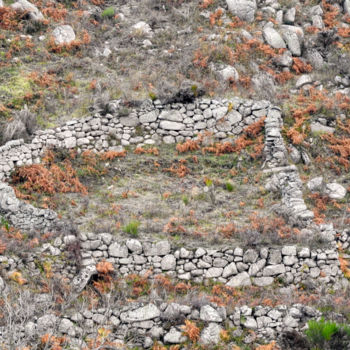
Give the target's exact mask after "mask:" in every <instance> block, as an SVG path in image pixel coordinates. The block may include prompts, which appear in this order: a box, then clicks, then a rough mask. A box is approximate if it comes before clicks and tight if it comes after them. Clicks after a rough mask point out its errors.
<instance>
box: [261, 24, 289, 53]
mask: <svg viewBox="0 0 350 350" xmlns="http://www.w3.org/2000/svg"><path fill="white" fill-rule="evenodd" d="M263 36H264V39H265V41H266V42H267V43H268V44H269V45H270V46H271V47H273V48H274V49H285V48H286V43H285V42H284V40H283V39H282V37H281V36H280V35H279V33H278V32H277V31H276V30H275V29H273V28H271V27H265V28H264V29H263Z"/></svg>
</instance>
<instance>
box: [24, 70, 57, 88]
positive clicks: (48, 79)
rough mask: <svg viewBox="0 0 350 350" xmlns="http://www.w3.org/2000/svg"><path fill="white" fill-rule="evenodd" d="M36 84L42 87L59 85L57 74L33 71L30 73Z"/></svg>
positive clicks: (30, 77)
mask: <svg viewBox="0 0 350 350" xmlns="http://www.w3.org/2000/svg"><path fill="white" fill-rule="evenodd" d="M28 77H29V79H31V80H32V81H33V83H34V84H36V85H38V86H40V87H42V88H51V89H52V88H54V87H55V86H56V85H57V81H56V79H55V78H56V76H55V74H50V73H46V72H45V73H41V74H39V73H38V72H32V73H30V74H29V75H28Z"/></svg>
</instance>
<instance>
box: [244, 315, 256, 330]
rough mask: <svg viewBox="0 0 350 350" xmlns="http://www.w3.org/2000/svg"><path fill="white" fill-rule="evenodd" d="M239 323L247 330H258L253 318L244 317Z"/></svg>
mask: <svg viewBox="0 0 350 350" xmlns="http://www.w3.org/2000/svg"><path fill="white" fill-rule="evenodd" d="M241 323H242V325H243V326H244V327H246V328H249V329H257V328H258V324H257V323H256V320H255V318H254V317H252V316H246V317H245V318H244V319H243V320H242V322H241Z"/></svg>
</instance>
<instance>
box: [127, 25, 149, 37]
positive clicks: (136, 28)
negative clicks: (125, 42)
mask: <svg viewBox="0 0 350 350" xmlns="http://www.w3.org/2000/svg"><path fill="white" fill-rule="evenodd" d="M131 28H132V31H133V32H134V34H136V35H145V36H148V37H152V36H153V32H152V28H151V27H150V25H149V24H147V23H146V22H143V21H140V22H137V23H136V24H134V25H133V26H132V27H131Z"/></svg>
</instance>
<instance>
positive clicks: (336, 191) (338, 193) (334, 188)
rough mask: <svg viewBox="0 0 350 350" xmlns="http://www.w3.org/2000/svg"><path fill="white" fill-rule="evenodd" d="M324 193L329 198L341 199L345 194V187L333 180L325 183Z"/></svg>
mask: <svg viewBox="0 0 350 350" xmlns="http://www.w3.org/2000/svg"><path fill="white" fill-rule="evenodd" d="M326 194H328V196H329V198H331V199H343V198H344V197H345V196H346V188H345V187H343V186H342V185H339V184H337V183H336V182H333V183H330V184H327V185H326Z"/></svg>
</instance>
